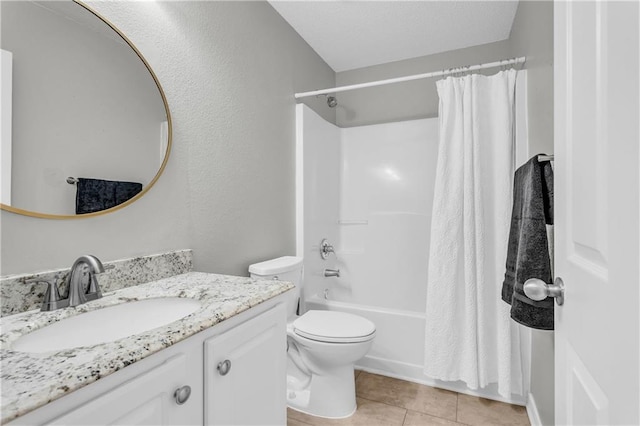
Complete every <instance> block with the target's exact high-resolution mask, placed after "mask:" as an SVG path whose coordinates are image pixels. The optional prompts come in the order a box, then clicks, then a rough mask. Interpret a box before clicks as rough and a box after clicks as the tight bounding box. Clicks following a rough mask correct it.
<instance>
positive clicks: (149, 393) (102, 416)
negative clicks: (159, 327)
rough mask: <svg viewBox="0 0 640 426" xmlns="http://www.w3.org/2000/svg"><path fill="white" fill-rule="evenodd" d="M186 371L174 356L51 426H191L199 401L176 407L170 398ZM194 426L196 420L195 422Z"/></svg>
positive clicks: (183, 358) (181, 357) (180, 358)
mask: <svg viewBox="0 0 640 426" xmlns="http://www.w3.org/2000/svg"><path fill="white" fill-rule="evenodd" d="M186 371H187V357H186V356H184V355H177V356H174V357H172V358H169V359H168V360H167V361H165V362H164V363H162V364H160V365H159V366H157V367H155V368H153V369H151V370H150V371H147V372H146V373H143V374H141V375H139V376H137V377H135V378H133V379H131V380H129V381H127V382H125V383H124V384H122V385H121V386H119V387H117V388H116V389H114V390H112V391H110V392H107V393H106V394H104V395H101V396H100V397H98V398H96V399H94V400H92V401H90V402H88V403H86V404H83V405H82V406H80V407H79V408H77V409H75V410H72V411H70V412H69V413H67V414H65V415H63V416H61V417H58V418H57V419H55V420H54V421H53V422H51V424H54V425H90V424H116V425H176V424H189V423H193V422H192V421H191V420H192V419H190V417H189V416H190V412H191V411H193V410H201V409H202V408H201V406H200V404H199V401H197V399H195V398H189V399H188V400H187V401H186V402H185V403H184V404H183V405H178V404H177V403H176V400H175V398H174V392H175V391H176V389H177V388H179V387H181V386H184V385H188V383H182V382H183V381H184V377H185V376H186ZM196 422H197V420H196Z"/></svg>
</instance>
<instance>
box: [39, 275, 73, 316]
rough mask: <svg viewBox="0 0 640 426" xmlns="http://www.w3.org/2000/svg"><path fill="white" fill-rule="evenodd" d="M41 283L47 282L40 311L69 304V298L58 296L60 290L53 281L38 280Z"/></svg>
mask: <svg viewBox="0 0 640 426" xmlns="http://www.w3.org/2000/svg"><path fill="white" fill-rule="evenodd" d="M39 282H41V283H47V291H46V293H45V294H44V300H43V301H42V307H41V308H40V310H41V311H54V310H56V309H58V308H65V307H67V305H68V304H69V300H67V299H62V297H60V291H59V290H58V285H57V284H56V283H55V281H53V282H50V281H39Z"/></svg>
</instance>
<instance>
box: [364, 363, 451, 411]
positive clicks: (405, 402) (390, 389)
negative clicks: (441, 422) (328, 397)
mask: <svg viewBox="0 0 640 426" xmlns="http://www.w3.org/2000/svg"><path fill="white" fill-rule="evenodd" d="M356 395H357V396H359V397H360V398H366V399H370V400H372V401H378V402H383V403H385V404H389V405H394V406H397V407H404V408H406V409H409V410H412V411H418V412H420V413H424V414H430V415H432V416H436V417H441V418H444V419H449V420H455V419H456V402H457V394H456V393H455V392H450V391H446V390H442V389H436V388H432V387H430V386H425V385H419V384H417V383H412V382H407V381H404V380H398V379H393V378H390V377H384V376H379V375H377V374H371V373H367V372H366V371H363V372H362V373H360V376H358V380H356Z"/></svg>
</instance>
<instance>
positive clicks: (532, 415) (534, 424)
mask: <svg viewBox="0 0 640 426" xmlns="http://www.w3.org/2000/svg"><path fill="white" fill-rule="evenodd" d="M527 415H528V416H529V422H530V423H531V426H542V420H540V413H539V412H538V406H537V405H536V400H535V398H534V397H533V394H532V393H529V396H528V397H527Z"/></svg>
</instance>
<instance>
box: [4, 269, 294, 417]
mask: <svg viewBox="0 0 640 426" xmlns="http://www.w3.org/2000/svg"><path fill="white" fill-rule="evenodd" d="M292 287H293V286H292V284H290V283H286V282H281V281H260V280H254V279H250V278H242V277H231V276H224V275H216V274H207V273H199V272H189V273H185V274H181V275H177V276H174V277H170V278H165V279H160V280H157V281H153V282H150V283H147V284H142V285H138V286H133V287H128V288H124V289H121V290H117V291H115V292H113V293H110V294H107V295H105V296H104V297H103V298H102V299H99V300H96V301H92V302H89V303H86V304H84V305H81V306H78V307H77V308H75V309H74V308H67V309H60V310H57V311H52V312H40V311H29V312H25V313H22V314H18V315H12V316H7V317H4V318H2V321H1V323H0V325H1V326H2V335H1V336H0V344H1V347H0V354H1V358H2V361H1V362H2V423H3V424H4V423H8V422H10V424H16V425H18V424H30V425H33V424H65V425H72V424H78V425H80V424H112V423H117V424H157V425H161V424H190V425H191V424H193V425H195V424H207V425H222V424H285V423H286V402H285V388H286V384H285V377H286V373H285V369H286V332H285V327H286V311H285V306H284V297H285V296H284V295H283V293H285V292H286V291H288V290H290V289H291V288H292ZM167 297H171V298H175V297H179V298H191V299H195V300H197V301H199V302H200V303H201V306H200V308H199V309H197V310H195V311H194V312H193V313H191V314H189V315H187V316H185V317H184V318H181V319H179V320H177V321H173V322H171V323H169V324H167V325H164V326H161V327H158V328H155V329H152V330H149V331H146V332H143V333H139V334H134V335H131V336H128V337H125V338H122V339H119V340H116V341H108V342H104V343H99V344H95V345H92V346H83V347H75V348H69V349H64V350H59V351H53V352H44V353H27V352H20V351H16V350H13V349H12V345H14V344H15V342H16V341H18V340H19V339H20V337H21V336H23V335H25V334H27V333H29V332H31V331H34V330H37V329H43V327H46V325H48V324H52V323H55V322H57V321H61V320H63V319H65V318H69V317H72V316H76V315H80V316H81V315H83V314H85V313H91V312H93V311H96V310H99V309H101V308H105V307H110V306H115V305H119V304H123V303H131V302H136V301H141V300H148V299H156V298H167ZM96 332H98V333H99V330H96Z"/></svg>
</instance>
